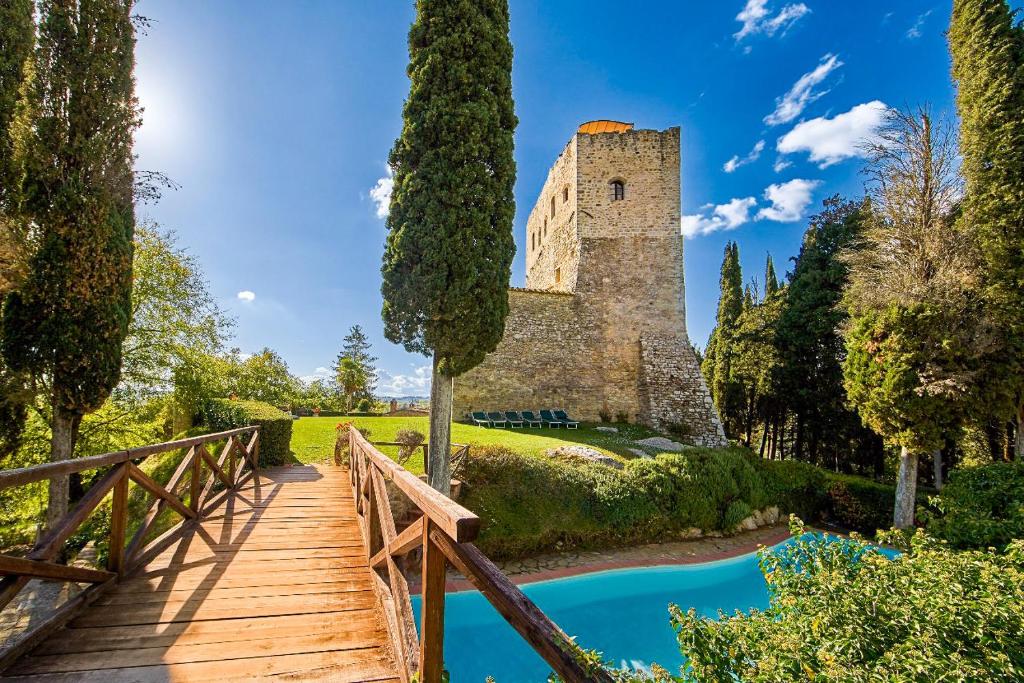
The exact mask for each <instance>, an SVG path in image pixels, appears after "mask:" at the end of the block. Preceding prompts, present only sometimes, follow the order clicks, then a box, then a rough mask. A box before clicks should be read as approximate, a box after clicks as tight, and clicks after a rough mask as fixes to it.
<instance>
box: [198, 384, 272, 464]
mask: <svg viewBox="0 0 1024 683" xmlns="http://www.w3.org/2000/svg"><path fill="white" fill-rule="evenodd" d="M203 421H204V422H205V424H206V425H207V426H208V427H209V428H210V430H211V431H215V432H220V431H224V430H228V429H235V428H236V427H247V426H249V425H254V424H255V425H259V426H260V466H261V467H267V466H272V465H283V464H284V463H286V462H288V461H289V460H290V459H291V449H290V444H291V440H292V417H291V415H289V414H288V413H285V412H282V411H280V410H278V409H277V408H275V407H274V406H272V405H270V404H269V403H263V402H261V401H231V400H228V399H222V398H214V399H210V400H209V401H207V402H206V405H205V406H203Z"/></svg>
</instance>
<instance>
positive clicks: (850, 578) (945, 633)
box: [670, 526, 1024, 682]
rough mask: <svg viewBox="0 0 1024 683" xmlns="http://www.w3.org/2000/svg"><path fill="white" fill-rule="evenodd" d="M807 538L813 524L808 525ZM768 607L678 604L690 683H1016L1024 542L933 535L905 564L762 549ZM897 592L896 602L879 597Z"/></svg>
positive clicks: (811, 548) (824, 546) (1021, 667)
mask: <svg viewBox="0 0 1024 683" xmlns="http://www.w3.org/2000/svg"><path fill="white" fill-rule="evenodd" d="M795 531H796V532H797V533H798V534H801V533H802V531H803V529H802V528H801V527H800V526H797V528H796V529H795ZM760 564H761V570H762V571H763V572H764V575H765V578H766V579H767V581H768V585H769V597H770V605H769V607H768V608H767V609H765V610H751V611H750V612H748V613H741V612H736V613H735V614H733V615H726V614H720V615H719V616H718V617H717V618H710V617H703V616H699V615H698V614H697V612H696V610H693V609H691V610H689V611H688V612H685V613H684V612H682V610H680V609H679V608H678V607H676V606H672V607H670V613H671V619H672V625H673V628H674V629H675V631H676V636H677V638H678V640H679V646H680V650H681V651H682V653H683V654H684V655H685V656H686V657H687V660H688V661H687V665H686V668H685V670H684V672H683V674H684V675H683V676H682V680H685V681H697V680H699V681H730V680H742V681H751V682H762V681H763V682H767V681H869V680H893V681H895V680H900V681H902V680H932V681H937V680H958V681H967V680H979V681H981V680H984V681H1016V680H1020V678H1021V675H1022V672H1024V544H1022V543H1021V542H1017V543H1015V544H1014V545H1012V546H1011V548H1010V550H1009V551H1008V552H1007V553H1006V554H1003V555H999V554H994V553H984V552H974V551H970V552H952V551H950V550H949V549H948V548H947V547H946V546H944V545H942V544H940V543H938V542H936V541H934V540H933V539H930V538H928V537H927V536H925V535H924V534H922V533H918V534H916V535H914V536H913V537H912V539H911V541H910V543H909V545H907V546H906V547H905V548H904V553H903V554H902V555H901V556H899V557H898V558H896V559H894V560H889V559H887V558H886V557H885V556H884V555H882V554H881V553H879V552H878V551H876V550H874V549H873V547H872V546H870V545H868V544H866V543H864V542H862V541H858V540H850V541H841V542H831V543H829V542H823V541H822V540H821V539H820V538H818V537H816V536H814V535H811V534H807V535H801V536H799V537H798V538H797V539H796V540H795V541H794V542H793V543H791V544H789V545H787V546H785V547H783V548H782V549H779V550H771V549H763V550H762V551H761V552H760ZM880 596H892V597H895V596H898V598H897V599H879V598H880Z"/></svg>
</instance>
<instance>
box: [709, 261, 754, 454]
mask: <svg viewBox="0 0 1024 683" xmlns="http://www.w3.org/2000/svg"><path fill="white" fill-rule="evenodd" d="M719 284H720V288H721V294H720V295H719V299H718V314H717V317H716V318H715V328H714V330H712V332H711V338H710V339H709V340H708V346H707V349H705V351H704V361H703V363H702V364H701V370H702V371H703V373H704V378H705V379H706V380H707V383H708V388H709V389H710V390H711V397H712V398H713V399H714V401H715V406H716V407H717V408H718V412H719V414H720V415H721V416H722V421H723V424H724V425H725V429H726V433H727V434H733V435H735V434H737V433H739V429H740V419H741V417H740V413H741V412H742V410H743V405H744V400H745V395H744V390H743V386H742V384H741V383H740V382H739V381H737V379H736V378H735V376H734V372H733V368H732V363H733V358H734V356H735V350H734V349H733V337H734V334H735V330H736V324H737V321H738V320H739V317H740V314H741V313H742V312H743V273H742V271H741V270H740V252H739V245H737V244H736V243H735V242H729V243H728V244H726V245H725V255H724V257H723V258H722V271H721V277H720V283H719Z"/></svg>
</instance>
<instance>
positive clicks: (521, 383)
mask: <svg viewBox="0 0 1024 683" xmlns="http://www.w3.org/2000/svg"><path fill="white" fill-rule="evenodd" d="M613 181H620V182H623V183H624V184H625V198H624V199H620V200H615V199H614V195H613V190H612V185H611V183H612V182H613ZM552 199H554V215H552V204H551V201H552ZM679 201H680V188H679V129H678V128H670V129H668V130H666V131H654V130H639V131H633V130H630V131H627V132H623V133H600V134H595V135H589V134H580V133H577V134H576V135H575V136H574V137H573V139H572V140H570V142H569V144H568V145H566V148H565V149H564V150H563V152H562V154H561V155H560V156H559V158H558V160H557V162H556V163H555V165H554V166H553V167H552V169H551V171H550V172H549V173H548V178H547V181H546V182H545V184H544V188H543V189H542V190H541V194H540V197H539V198H538V200H537V203H536V205H535V206H534V207H533V210H532V211H531V213H530V217H529V219H528V222H527V257H526V265H527V277H526V282H527V288H528V289H525V290H523V289H513V290H510V292H509V307H510V313H509V317H508V319H507V321H506V323H505V336H504V339H503V340H502V342H501V344H500V345H499V346H498V348H497V349H496V350H495V351H494V352H493V353H492V354H490V355H489V356H488V357H487V358H486V359H485V361H484V362H483V363H482V364H481V365H480V366H478V367H477V368H474V369H473V370H472V371H470V372H468V373H466V374H465V375H463V376H462V377H459V378H457V379H456V382H455V414H456V415H457V416H462V415H464V414H465V413H467V412H468V411H470V410H488V409H489V410H507V409H511V410H521V409H532V410H538V409H542V408H564V409H566V410H567V411H569V413H570V414H572V415H574V416H576V417H577V418H578V419H581V420H585V421H594V420H597V419H599V414H600V413H602V412H603V413H606V414H609V415H612V416H616V415H619V414H626V415H628V416H629V419H630V420H631V421H640V422H644V423H647V424H650V425H652V426H657V427H663V428H664V427H667V426H670V425H676V424H685V425H687V427H688V428H689V429H690V431H691V433H692V437H691V439H690V441H691V442H693V443H695V444H700V445H721V444H724V443H725V437H724V434H723V432H722V428H721V424H720V423H719V421H718V416H717V414H716V412H715V409H714V406H713V405H711V404H710V395H709V393H708V391H707V388H706V386H705V385H704V379H703V377H702V376H701V373H700V368H699V367H698V365H697V361H696V357H695V356H694V353H693V349H692V347H691V346H690V344H689V341H688V339H687V335H686V315H685V303H684V292H685V290H684V282H683V239H682V236H681V235H680V232H679V219H680V205H679ZM544 221H547V233H546V236H545V232H544ZM538 234H539V235H540V237H539V238H538V237H537V235H538ZM531 240H532V241H531ZM537 240H539V241H537Z"/></svg>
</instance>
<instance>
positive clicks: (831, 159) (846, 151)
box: [775, 100, 889, 168]
mask: <svg viewBox="0 0 1024 683" xmlns="http://www.w3.org/2000/svg"><path fill="white" fill-rule="evenodd" d="M888 111H889V107H888V106H887V105H886V104H885V103H884V102H880V101H878V100H874V101H873V102H867V103H865V104H858V105H857V106H856V107H854V108H853V109H851V110H850V111H848V112H845V113H843V114H838V115H837V116H835V118H831V119H829V118H826V117H824V116H822V117H818V118H816V119H811V120H809V121H801V122H800V123H798V124H797V125H796V126H794V127H793V130H791V131H789V132H788V133H786V134H785V135H783V136H782V137H781V138H779V141H778V143H777V144H776V146H775V148H776V149H777V150H778V151H779V153H780V154H793V153H795V152H807V153H808V154H809V155H810V157H809V158H810V160H811V161H813V162H814V163H816V164H818V167H819V168H826V167H828V166H831V165H832V164H836V163H839V162H840V161H842V160H844V159H849V158H852V157H856V156H862V155H863V149H862V145H863V143H864V142H866V141H870V140H873V139H875V138H876V136H877V134H878V130H879V129H880V128H881V127H882V126H883V125H884V124H885V119H886V115H887V113H888Z"/></svg>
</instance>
